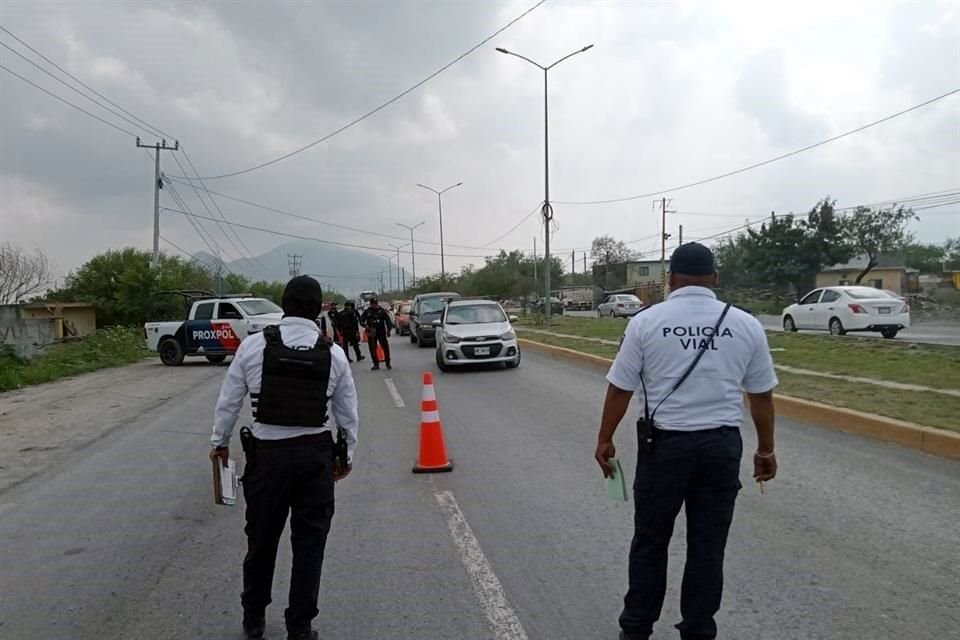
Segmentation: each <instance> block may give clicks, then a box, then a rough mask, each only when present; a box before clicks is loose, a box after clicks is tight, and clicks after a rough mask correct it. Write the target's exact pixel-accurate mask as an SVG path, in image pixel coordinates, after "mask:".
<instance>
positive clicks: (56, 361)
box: [0, 327, 147, 391]
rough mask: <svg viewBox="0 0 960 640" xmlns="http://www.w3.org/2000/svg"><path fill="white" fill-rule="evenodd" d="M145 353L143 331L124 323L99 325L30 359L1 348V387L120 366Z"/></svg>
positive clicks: (47, 380)
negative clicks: (87, 334) (95, 328)
mask: <svg viewBox="0 0 960 640" xmlns="http://www.w3.org/2000/svg"><path fill="white" fill-rule="evenodd" d="M146 356H147V352H146V349H145V348H144V344H143V331H142V330H141V329H134V328H127V327H118V328H111V329H102V330H100V331H98V332H97V333H95V334H93V335H91V336H88V337H86V338H84V339H82V340H79V341H77V342H69V343H64V344H58V345H51V346H49V347H47V349H46V352H45V353H43V354H42V355H39V356H37V357H35V358H33V359H32V360H21V359H20V358H17V357H15V356H14V355H13V354H12V353H11V352H10V351H9V350H2V349H0V391H9V390H11V389H19V388H20V387H26V386H29V385H33V384H41V383H44V382H51V381H53V380H57V379H59V378H65V377H67V376H73V375H77V374H81V373H88V372H90V371H96V370H97V369H104V368H107V367H119V366H122V365H125V364H131V363H133V362H137V361H139V360H142V359H143V358H144V357H146Z"/></svg>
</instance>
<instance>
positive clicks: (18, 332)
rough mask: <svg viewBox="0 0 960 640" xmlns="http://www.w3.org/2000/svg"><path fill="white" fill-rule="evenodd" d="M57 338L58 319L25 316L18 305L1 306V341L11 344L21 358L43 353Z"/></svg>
mask: <svg viewBox="0 0 960 640" xmlns="http://www.w3.org/2000/svg"><path fill="white" fill-rule="evenodd" d="M56 339H57V323H56V321H54V320H52V319H46V320H36V319H31V318H24V317H23V316H22V314H21V313H20V310H19V309H18V308H16V307H0V342H2V343H3V344H6V345H9V346H11V347H12V348H13V351H14V353H16V354H17V355H18V356H20V357H21V358H30V357H33V356H35V355H37V354H39V353H41V352H42V350H43V347H45V346H46V345H48V344H51V343H53V342H54V341H55V340H56Z"/></svg>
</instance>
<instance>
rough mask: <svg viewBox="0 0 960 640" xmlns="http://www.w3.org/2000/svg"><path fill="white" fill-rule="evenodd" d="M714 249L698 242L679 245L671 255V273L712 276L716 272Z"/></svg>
mask: <svg viewBox="0 0 960 640" xmlns="http://www.w3.org/2000/svg"><path fill="white" fill-rule="evenodd" d="M716 271H717V262H716V260H715V259H714V257H713V251H710V249H708V248H707V247H705V246H703V245H702V244H700V243H698V242H688V243H686V244H682V245H680V246H679V247H677V248H676V249H675V250H674V252H673V255H671V256H670V273H676V274H677V275H684V276H710V275H713V274H714V273H716Z"/></svg>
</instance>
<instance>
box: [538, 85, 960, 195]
mask: <svg viewBox="0 0 960 640" xmlns="http://www.w3.org/2000/svg"><path fill="white" fill-rule="evenodd" d="M956 93H960V89H954V90H953V91H948V92H947V93H944V94H942V95H939V96H937V97H935V98H931V99H930V100H927V101H925V102H921V103H920V104H917V105H914V106H912V107H910V108H908V109H904V110H903V111H898V112H897V113H893V114H891V115H888V116H885V117H883V118H880V119H879V120H875V121H873V122H870V123H868V124H865V125H863V126H860V127H857V128H856V129H851V130H850V131H846V132H844V133H841V134H839V135H836V136H833V137H832V138H827V139H826V140H821V141H820V142H815V143H814V144H811V145H807V146H806V147H803V148H801V149H797V150H795V151H791V152H789V153H784V154H782V155H779V156H776V157H774V158H770V159H769V160H764V161H763V162H757V163H755V164H751V165H749V166H746V167H742V168H740V169H735V170H733V171H728V172H726V173H722V174H720V175H718V176H713V177H712V178H706V179H704V180H698V181H696V182H691V183H689V184H684V185H680V186H678V187H671V188H669V189H660V190H658V191H651V192H650V193H641V194H637V195H634V196H626V197H623V198H609V199H607V200H582V201H562V200H554V204H566V205H597V204H612V203H615V202H628V201H630V200H638V199H640V198H650V197H653V196H656V195H661V194H664V193H672V192H674V191H681V190H683V189H689V188H691V187H697V186H700V185H703V184H707V183H709V182H715V181H717V180H722V179H724V178H729V177H730V176H735V175H737V174H739V173H744V172H746V171H750V170H752V169H757V168H759V167H763V166H765V165H768V164H772V163H774V162H778V161H780V160H783V159H785V158H789V157H791V156H795V155H797V154H799V153H803V152H804V151H809V150H811V149H815V148H817V147H821V146H823V145H825V144H829V143H831V142H834V141H836V140H840V139H841V138H845V137H847V136H850V135H853V134H855V133H859V132H861V131H864V130H866V129H869V128H871V127H875V126H877V125H879V124H882V123H884V122H888V121H890V120H893V119H894V118H898V117H900V116H902V115H905V114H907V113H910V112H911V111H916V110H917V109H921V108H923V107H926V106H927V105H930V104H933V103H934V102H937V101H939V100H943V99H944V98H947V97H949V96H952V95H954V94H956Z"/></svg>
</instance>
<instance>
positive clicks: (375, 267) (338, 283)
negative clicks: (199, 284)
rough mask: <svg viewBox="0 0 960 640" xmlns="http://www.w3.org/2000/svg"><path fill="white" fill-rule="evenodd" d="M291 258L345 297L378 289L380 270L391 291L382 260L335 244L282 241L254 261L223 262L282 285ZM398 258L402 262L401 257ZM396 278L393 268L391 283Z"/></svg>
mask: <svg viewBox="0 0 960 640" xmlns="http://www.w3.org/2000/svg"><path fill="white" fill-rule="evenodd" d="M291 256H299V257H300V264H299V269H298V272H299V273H300V274H304V275H311V276H313V277H315V278H316V279H317V280H319V281H320V283H321V284H322V285H323V288H324V289H325V290H326V289H335V290H337V291H339V292H340V293H343V294H345V295H348V296H351V295H356V294H358V293H359V292H360V291H363V290H368V289H369V290H379V289H380V284H379V282H380V281H379V277H380V276H379V274H380V272H381V271H382V272H383V286H384V289H393V288H394V287H391V286H389V279H390V276H389V272H388V270H387V260H386V259H385V258H381V257H379V256H375V255H373V254H370V253H366V252H364V251H358V250H356V249H350V248H347V247H339V246H336V245H324V246H318V245H317V243H315V242H307V241H296V240H294V241H291V242H285V243H284V244H281V245H279V246H277V247H274V248H273V249H271V250H270V251H267V252H266V253H263V254H261V255H259V256H256V262H254V261H253V260H249V259H247V260H235V261H233V262H224V266H225V267H226V269H227V270H228V271H231V272H233V273H236V274H238V275H242V276H244V277H246V278H249V279H250V280H253V281H257V280H267V281H280V282H286V281H287V280H288V279H290V266H291V262H292V258H291ZM193 257H194V259H195V260H197V261H199V262H203V263H205V264H208V265H215V264H217V262H218V259H217V258H216V257H215V256H213V255H212V254H210V253H207V252H205V251H201V252H199V253H196V254H194V256H193ZM401 259H403V256H402V255H401ZM403 273H404V277H405V278H406V282H407V284H408V285H409V284H410V283H411V281H412V280H411V277H410V273H409V272H408V271H407V270H406V269H404V271H403ZM396 277H397V273H396V265H394V270H393V278H394V282H396Z"/></svg>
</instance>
